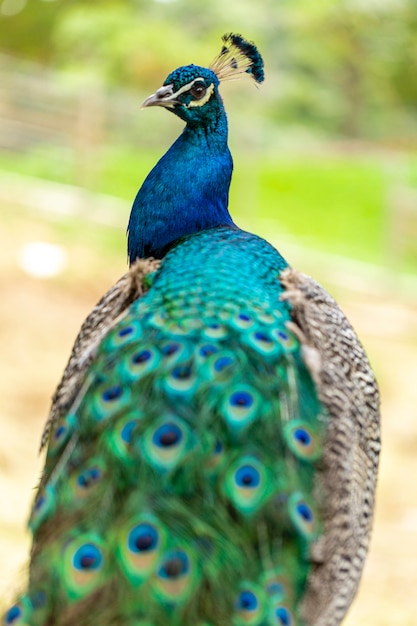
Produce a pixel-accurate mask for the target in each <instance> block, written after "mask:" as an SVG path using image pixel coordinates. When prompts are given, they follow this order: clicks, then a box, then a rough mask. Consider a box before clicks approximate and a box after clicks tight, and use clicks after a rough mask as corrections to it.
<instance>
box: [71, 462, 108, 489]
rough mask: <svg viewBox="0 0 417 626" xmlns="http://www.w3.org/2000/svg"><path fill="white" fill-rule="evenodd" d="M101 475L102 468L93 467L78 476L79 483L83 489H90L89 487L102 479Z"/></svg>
mask: <svg viewBox="0 0 417 626" xmlns="http://www.w3.org/2000/svg"><path fill="white" fill-rule="evenodd" d="M101 475H102V472H101V469H100V468H98V467H91V468H89V469H87V470H85V472H83V473H82V474H80V475H79V476H78V478H77V484H78V486H79V487H81V488H82V489H88V488H89V487H92V486H93V485H94V484H95V483H96V482H97V481H98V480H100V478H101Z"/></svg>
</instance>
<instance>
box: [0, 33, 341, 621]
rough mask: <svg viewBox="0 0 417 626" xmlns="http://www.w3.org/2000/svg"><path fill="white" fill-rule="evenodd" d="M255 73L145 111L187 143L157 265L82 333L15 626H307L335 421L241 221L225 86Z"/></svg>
mask: <svg viewBox="0 0 417 626" xmlns="http://www.w3.org/2000/svg"><path fill="white" fill-rule="evenodd" d="M242 73H245V74H249V75H250V76H251V77H252V78H253V79H254V80H255V81H256V82H259V83H260V82H262V80H263V62H262V58H261V56H260V54H259V52H258V51H257V49H256V47H255V46H254V45H253V44H251V43H249V42H246V41H245V40H244V39H243V38H242V37H241V36H240V35H228V36H226V37H225V39H224V48H223V49H222V51H221V53H220V55H219V56H218V58H217V59H216V60H215V62H214V63H213V65H212V66H211V69H207V68H202V67H197V66H194V65H189V66H185V67H182V68H178V70H175V71H174V72H173V73H172V74H170V75H169V76H168V78H167V79H166V81H165V83H164V85H163V87H161V89H159V90H158V91H157V92H156V93H155V94H154V95H153V96H151V97H150V98H148V99H147V100H146V101H145V106H151V105H158V106H163V107H166V108H167V109H169V110H171V111H173V112H174V113H175V114H176V115H178V116H179V117H180V118H182V119H184V120H185V121H186V124H187V125H186V128H185V130H184V132H183V134H182V135H181V137H180V138H179V139H178V140H177V141H176V142H175V143H174V144H173V146H172V147H171V148H170V150H169V151H168V152H167V154H166V155H165V156H164V157H163V158H162V159H161V161H160V162H159V163H158V164H157V165H156V167H155V168H154V169H153V170H152V172H151V173H150V175H149V176H148V177H147V179H146V180H145V182H144V184H143V186H142V187H141V189H140V191H139V193H138V195H137V197H136V199H135V202H134V205H133V208H132V213H131V218H130V221H129V228H128V231H129V234H128V251H129V259H130V261H131V263H133V262H134V261H135V259H136V258H137V257H138V256H141V255H144V256H151V255H152V256H155V257H156V258H157V259H162V262H161V263H160V265H159V268H158V269H157V270H156V271H152V273H151V274H148V275H147V277H146V278H144V277H143V276H141V277H140V280H139V281H138V282H140V283H141V285H140V288H139V287H138V297H137V298H136V299H133V301H132V293H133V291H134V288H133V286H132V284H133V282H134V280H137V275H136V274H135V272H136V271H138V270H136V269H135V268H137V267H139V266H140V263H141V262H139V264H138V265H137V266H135V267H134V268H133V269H132V273H131V275H130V278H129V279H128V281H129V282H128V284H127V283H124V287H123V289H126V294H125V296H126V297H125V302H126V304H125V306H124V308H123V307H120V308H117V307H116V305H115V309H114V311H113V310H109V308H107V309H106V306H107V304H108V302H107V301H105V302H104V304H103V305H102V308H101V309H100V305H99V307H98V309H96V310H95V313H93V315H92V318H89V320H88V321H87V323H86V325H85V326H83V330H82V332H81V335H80V338H79V341H78V342H77V344H76V347H75V350H74V355H75V356H73V359H72V361H75V362H76V365H75V369H71V368H72V361H70V365H69V370H68V371H69V372H70V375H69V380H68V376H67V374H66V375H65V376H64V380H63V383H62V384H61V386H60V387H59V388H58V390H57V393H56V396H55V400H54V402H55V404H54V407H56V406H58V407H59V411H58V415H57V416H55V417H54V419H53V420H52V427H51V429H50V431H49V446H48V452H47V457H46V464H45V469H44V474H43V476H42V481H41V485H40V488H39V491H38V494H37V496H36V499H35V503H34V506H33V509H32V513H31V516H30V520H29V527H30V529H31V531H32V534H33V553H32V559H31V565H30V575H29V583H28V591H27V593H26V594H25V595H22V596H21V597H20V599H19V600H18V601H17V602H16V603H15V604H14V605H13V606H12V607H11V608H10V609H9V610H8V612H6V614H5V616H4V617H3V624H5V625H10V624H13V625H17V624H22V625H25V626H32V625H33V626H51V625H52V624H53V625H54V626H70V625H71V626H72V625H73V624H77V625H78V626H88V625H91V624H101V625H102V626H111V625H113V624H125V625H126V626H162V625H164V626H165V625H168V624H169V625H170V626H180V625H181V626H191V625H194V624H197V625H199V626H220V625H221V626H223V625H224V624H232V625H233V626H273V625H274V626H304V624H305V621H304V615H303V609H302V606H303V602H304V599H305V597H306V589H307V585H308V580H309V574H310V572H311V570H312V568H313V567H314V563H313V560H312V553H313V550H314V545H315V542H316V541H317V540H318V539H319V538H322V537H323V536H324V535H323V533H324V532H325V528H324V527H325V521H326V520H325V519H324V514H323V512H326V506H327V501H326V498H327V497H328V496H329V494H328V493H326V490H325V489H322V488H320V480H319V478H320V476H322V475H323V467H325V463H327V462H328V459H325V458H324V456H325V455H324V449H325V439H326V436H327V434H328V424H329V416H328V411H327V408H326V406H325V405H324V403H323V402H322V400H321V399H320V398H321V397H322V395H323V394H322V391H323V390H322V389H321V390H319V389H318V386H317V376H314V368H313V370H312V371H310V368H309V367H307V365H306V362H305V351H304V348H303V345H302V343H303V337H302V333H301V332H300V333H299V332H293V329H294V324H293V320H292V314H293V310H292V307H291V304H290V303H289V302H288V297H287V296H288V293H286V291H285V288H284V285H283V282H282V272H283V271H284V270H286V269H287V268H288V265H287V263H286V261H285V260H284V259H283V257H282V256H281V255H280V254H279V253H278V252H277V251H276V250H275V249H274V248H273V247H272V246H270V245H269V244H268V243H267V242H266V241H264V240H263V239H261V238H259V237H256V236H255V235H251V234H249V233H246V232H244V231H242V230H240V229H238V228H237V227H236V226H235V225H234V224H233V221H232V219H231V217H230V215H229V213H228V208H227V203H228V190H229V183H230V177H231V172H232V160H231V156H230V152H229V149H228V147H227V120H226V115H225V112H224V108H223V104H222V100H221V98H220V95H219V92H218V86H219V81H220V80H224V79H227V78H233V77H236V76H237V75H239V74H242ZM142 263H143V262H142ZM152 267H153V269H154V267H155V265H153V266H152ZM131 278H132V279H134V280H132V281H131V280H130V279H131ZM280 280H281V282H280ZM126 285H127V288H126ZM115 293H116V295H117V286H116V292H112V293H111V295H112V298H113V300H111V299H110V301H111V302H115V300H117V298H114V296H115ZM119 295H120V294H119ZM119 304H120V302H119ZM96 315H97V316H98V318H96V317H95V316H96ZM100 316H101V317H100ZM107 317H108V318H109V319H108V321H107ZM91 319H92V320H93V321H95V320H96V319H97V328H94V329H93V330H92V329H91V326H94V324H93V323H91ZM83 332H86V333H87V334H88V333H91V342H90V343H88V342H87V344H86V343H85V340H84V337H83ZM80 346H82V349H81V348H80ZM77 368H79V371H78V370H77ZM349 384H350V383H349ZM66 385H67V388H66ZM329 404H331V402H330V403H329ZM342 465H343V464H342ZM339 621H340V620H339ZM339 621H338V618H335V620H333V621H329V622H326V624H329V625H330V624H332V626H336V624H338V623H339ZM312 623H313V622H312ZM314 623H315V622H314ZM320 623H321V622H320ZM323 623H324V622H323Z"/></svg>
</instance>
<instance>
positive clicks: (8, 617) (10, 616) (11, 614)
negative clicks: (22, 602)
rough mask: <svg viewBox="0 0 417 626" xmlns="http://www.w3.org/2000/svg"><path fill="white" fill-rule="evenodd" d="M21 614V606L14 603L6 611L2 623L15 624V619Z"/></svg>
mask: <svg viewBox="0 0 417 626" xmlns="http://www.w3.org/2000/svg"><path fill="white" fill-rule="evenodd" d="M22 615H23V611H22V607H21V606H19V605H18V604H14V605H13V606H12V607H10V609H9V610H8V611H7V612H6V614H5V616H4V618H3V623H4V624H16V623H17V620H18V619H20V618H21V617H22Z"/></svg>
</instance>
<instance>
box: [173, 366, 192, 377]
mask: <svg viewBox="0 0 417 626" xmlns="http://www.w3.org/2000/svg"><path fill="white" fill-rule="evenodd" d="M191 374H192V370H191V367H190V366H189V365H177V366H176V367H174V368H173V370H172V372H171V376H172V377H173V378H175V379H177V380H186V379H187V378H190V376H191Z"/></svg>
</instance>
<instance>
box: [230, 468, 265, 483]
mask: <svg viewBox="0 0 417 626" xmlns="http://www.w3.org/2000/svg"><path fill="white" fill-rule="evenodd" d="M235 482H236V484H237V485H238V487H246V488H252V489H254V488H255V487H257V486H258V485H259V483H260V482H261V477H260V474H259V472H258V470H257V469H256V468H255V467H253V465H243V466H242V467H239V469H238V470H237V472H236V474H235Z"/></svg>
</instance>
